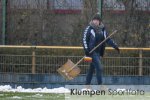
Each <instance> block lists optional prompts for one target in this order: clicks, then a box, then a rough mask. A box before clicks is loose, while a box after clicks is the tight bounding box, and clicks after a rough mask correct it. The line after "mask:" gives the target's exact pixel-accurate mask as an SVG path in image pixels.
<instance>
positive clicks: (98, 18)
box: [92, 14, 102, 21]
mask: <svg viewBox="0 0 150 100" xmlns="http://www.w3.org/2000/svg"><path fill="white" fill-rule="evenodd" d="M92 20H99V21H101V20H102V19H101V17H100V14H96V15H94V17H93V18H92Z"/></svg>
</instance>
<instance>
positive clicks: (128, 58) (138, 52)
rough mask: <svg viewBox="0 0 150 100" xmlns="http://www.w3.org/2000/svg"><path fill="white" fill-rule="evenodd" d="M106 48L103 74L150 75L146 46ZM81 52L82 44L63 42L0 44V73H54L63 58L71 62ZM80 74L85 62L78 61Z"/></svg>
mask: <svg viewBox="0 0 150 100" xmlns="http://www.w3.org/2000/svg"><path fill="white" fill-rule="evenodd" d="M120 50H121V53H120V54H117V52H116V51H115V50H113V48H109V47H107V48H106V52H105V56H104V57H103V58H102V57H101V60H102V65H103V74H104V76H109V75H111V76H112V75H114V76H117V75H118V76H142V75H148V76H149V75H150V53H149V52H150V48H120ZM82 56H84V53H83V48H82V47H63V46H0V73H29V74H58V73H57V71H56V70H57V69H58V68H59V67H61V66H62V65H63V64H64V63H65V62H66V61H67V59H71V60H72V61H73V62H74V63H76V62H77V61H78V60H80V59H81V58H82ZM78 66H79V67H80V68H81V75H82V74H83V75H84V74H86V72H87V69H88V66H89V63H87V62H81V63H80V64H79V65H78Z"/></svg>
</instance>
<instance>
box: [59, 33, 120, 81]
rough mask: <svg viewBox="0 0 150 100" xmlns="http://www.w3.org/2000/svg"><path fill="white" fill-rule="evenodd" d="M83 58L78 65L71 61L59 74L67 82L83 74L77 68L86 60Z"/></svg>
mask: <svg viewBox="0 0 150 100" xmlns="http://www.w3.org/2000/svg"><path fill="white" fill-rule="evenodd" d="M116 32H117V30H115V31H114V32H113V33H111V34H110V35H109V36H108V37H107V38H105V40H103V41H102V42H100V43H99V44H98V45H97V46H96V47H94V48H93V49H92V50H91V51H90V52H89V53H92V52H93V51H94V50H95V49H96V48H97V47H99V46H100V45H101V44H103V43H104V42H105V41H106V40H107V39H108V38H110V37H111V36H112V35H114V34H115V33H116ZM85 57H86V55H85V56H83V57H82V58H81V59H80V60H79V61H78V62H77V63H76V64H74V63H73V62H72V61H71V60H70V59H68V61H67V62H66V63H65V64H64V65H62V66H61V67H60V68H58V70H57V71H58V73H59V74H61V75H62V76H63V77H64V78H65V79H66V80H72V79H74V78H75V77H76V76H78V75H79V74H80V72H81V69H80V68H79V67H78V66H77V65H78V64H79V63H80V62H81V61H82V60H83V59H84V58H85Z"/></svg>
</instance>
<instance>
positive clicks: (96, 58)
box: [86, 52, 102, 85]
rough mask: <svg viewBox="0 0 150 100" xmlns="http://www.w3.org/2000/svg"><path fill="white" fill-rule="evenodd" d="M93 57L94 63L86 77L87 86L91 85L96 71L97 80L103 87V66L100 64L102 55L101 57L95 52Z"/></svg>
mask: <svg viewBox="0 0 150 100" xmlns="http://www.w3.org/2000/svg"><path fill="white" fill-rule="evenodd" d="M91 57H92V62H91V64H90V68H89V70H88V73H87V76H86V85H90V84H91V80H92V77H93V73H94V70H95V72H96V78H97V82H98V85H101V84H102V65H101V62H100V55H99V53H96V52H93V54H92V55H91Z"/></svg>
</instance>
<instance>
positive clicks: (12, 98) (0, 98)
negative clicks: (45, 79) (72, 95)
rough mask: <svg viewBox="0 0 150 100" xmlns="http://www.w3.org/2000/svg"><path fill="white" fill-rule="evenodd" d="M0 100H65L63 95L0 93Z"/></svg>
mask: <svg viewBox="0 0 150 100" xmlns="http://www.w3.org/2000/svg"><path fill="white" fill-rule="evenodd" d="M0 100H65V95H64V94H54V93H16V92H15V93H14V92H0Z"/></svg>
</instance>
